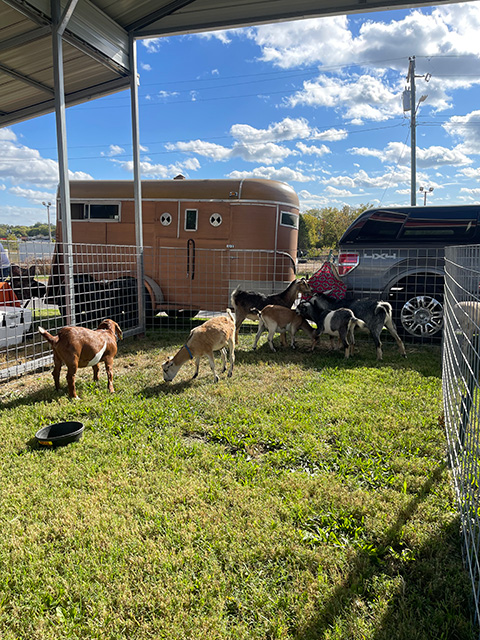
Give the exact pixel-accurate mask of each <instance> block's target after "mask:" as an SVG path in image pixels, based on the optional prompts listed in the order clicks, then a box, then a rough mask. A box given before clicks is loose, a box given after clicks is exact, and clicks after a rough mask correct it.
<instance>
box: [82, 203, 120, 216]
mask: <svg viewBox="0 0 480 640" xmlns="http://www.w3.org/2000/svg"><path fill="white" fill-rule="evenodd" d="M70 215H71V218H72V220H119V218H120V205H119V204H118V203H115V204H112V203H109V204H87V203H86V202H72V204H71V205H70Z"/></svg>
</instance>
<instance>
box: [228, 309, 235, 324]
mask: <svg viewBox="0 0 480 640" xmlns="http://www.w3.org/2000/svg"><path fill="white" fill-rule="evenodd" d="M227 316H228V317H229V318H230V320H231V321H232V322H235V316H234V315H233V313H232V310H231V309H229V308H228V307H227Z"/></svg>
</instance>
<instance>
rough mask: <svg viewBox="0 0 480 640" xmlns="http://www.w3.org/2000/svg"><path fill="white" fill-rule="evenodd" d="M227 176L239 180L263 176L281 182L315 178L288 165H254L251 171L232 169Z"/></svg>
mask: <svg viewBox="0 0 480 640" xmlns="http://www.w3.org/2000/svg"><path fill="white" fill-rule="evenodd" d="M228 177H229V178H234V179H238V180H241V179H242V178H264V179H266V180H281V181H283V182H290V181H291V182H310V181H312V180H315V178H314V177H313V176H306V175H305V174H304V173H301V172H300V171H295V170H294V169H290V168H289V167H280V168H278V169H277V168H276V167H256V168H255V169H252V170H251V171H232V172H230V173H229V174H228Z"/></svg>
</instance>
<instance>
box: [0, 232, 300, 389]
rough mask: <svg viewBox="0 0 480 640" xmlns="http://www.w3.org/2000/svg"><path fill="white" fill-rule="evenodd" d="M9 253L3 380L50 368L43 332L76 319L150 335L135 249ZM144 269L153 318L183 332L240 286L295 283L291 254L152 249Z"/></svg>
mask: <svg viewBox="0 0 480 640" xmlns="http://www.w3.org/2000/svg"><path fill="white" fill-rule="evenodd" d="M7 249H8V250H9V254H10V259H11V262H12V267H11V272H10V275H9V277H8V278H7V279H6V281H5V282H2V283H0V284H1V285H2V287H1V292H2V293H0V296H2V295H3V298H2V297H0V310H1V313H2V315H1V316H0V322H1V324H2V327H0V381H1V380H8V379H9V378H11V377H15V376H18V375H21V374H22V373H24V372H28V371H31V370H33V369H35V368H40V367H43V366H45V365H48V364H50V362H51V359H52V354H51V350H50V347H49V345H48V343H46V342H45V340H43V339H42V338H41V336H40V334H39V333H38V327H39V326H43V327H44V328H45V329H47V330H48V331H50V332H52V333H55V332H56V331H57V330H58V329H59V328H60V327H63V326H65V325H66V324H67V323H68V322H67V319H68V318H70V323H71V324H76V325H78V326H84V327H88V328H91V329H95V328H96V327H97V326H98V324H99V323H100V322H101V321H102V320H103V319H105V318H111V319H112V320H115V322H117V323H118V324H119V325H120V327H121V328H122V330H123V332H124V335H126V336H129V335H132V334H135V333H140V332H143V331H144V329H145V327H144V326H141V325H140V317H139V315H140V314H139V300H138V278H137V269H138V267H137V265H138V263H139V262H138V260H139V255H138V252H137V249H136V248H135V247H133V246H119V245H112V246H110V245H99V244H73V245H72V246H71V248H70V252H69V253H68V252H67V251H64V248H63V246H62V244H61V243H57V244H55V245H54V246H53V249H52V246H51V245H50V243H46V244H45V243H37V244H36V245H35V246H33V245H32V246H29V247H27V246H26V245H25V243H12V245H11V246H9V247H7ZM70 263H71V265H72V273H71V275H70V276H69V275H68V274H69V273H70V271H69V269H68V265H69V264H70ZM143 270H144V274H143V277H144V287H142V289H143V293H144V295H145V298H144V302H145V313H146V318H147V320H148V321H149V323H150V324H152V325H153V326H158V327H159V328H160V329H161V328H162V327H164V326H168V328H169V329H175V328H178V329H179V330H182V331H185V329H186V326H185V321H186V320H190V319H191V318H192V317H195V316H199V317H201V316H202V314H206V315H210V314H212V313H225V310H226V309H227V307H229V306H230V296H231V293H232V292H233V290H234V289H235V288H236V287H237V286H240V287H242V288H244V289H247V290H250V289H253V290H255V291H260V292H263V293H265V294H269V293H277V292H279V291H282V290H283V289H285V288H286V287H287V286H288V284H289V283H290V282H291V281H292V280H293V279H294V278H295V263H294V261H293V259H292V258H291V256H290V255H289V254H287V253H284V252H280V251H246V250H245V251H242V250H234V249H230V248H224V249H196V248H195V243H194V242H193V241H189V242H188V244H187V245H186V246H185V247H183V248H172V247H162V246H158V247H146V248H144V250H143ZM159 321H161V322H159Z"/></svg>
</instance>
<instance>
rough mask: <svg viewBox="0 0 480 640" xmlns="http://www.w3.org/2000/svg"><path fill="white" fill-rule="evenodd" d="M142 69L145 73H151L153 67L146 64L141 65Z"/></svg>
mask: <svg viewBox="0 0 480 640" xmlns="http://www.w3.org/2000/svg"><path fill="white" fill-rule="evenodd" d="M140 68H141V69H143V70H144V71H151V70H152V67H151V65H149V64H147V63H145V62H142V63H140Z"/></svg>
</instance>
